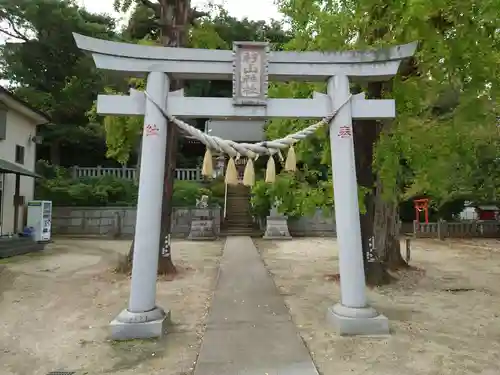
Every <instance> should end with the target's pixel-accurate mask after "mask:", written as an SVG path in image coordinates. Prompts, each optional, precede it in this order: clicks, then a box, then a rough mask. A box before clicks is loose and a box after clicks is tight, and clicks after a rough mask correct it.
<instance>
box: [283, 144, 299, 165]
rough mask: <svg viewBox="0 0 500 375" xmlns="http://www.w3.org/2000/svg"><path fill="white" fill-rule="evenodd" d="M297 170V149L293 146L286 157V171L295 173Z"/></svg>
mask: <svg viewBox="0 0 500 375" xmlns="http://www.w3.org/2000/svg"><path fill="white" fill-rule="evenodd" d="M296 170H297V157H296V156H295V149H294V148H293V145H291V146H290V148H289V149H288V155H287V156H286V162H285V171H289V172H295V171H296Z"/></svg>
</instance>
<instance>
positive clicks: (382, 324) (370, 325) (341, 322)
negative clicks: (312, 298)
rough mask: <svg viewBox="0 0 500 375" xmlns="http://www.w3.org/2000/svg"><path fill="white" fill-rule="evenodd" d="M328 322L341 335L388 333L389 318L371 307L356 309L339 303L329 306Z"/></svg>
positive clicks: (377, 334)
mask: <svg viewBox="0 0 500 375" xmlns="http://www.w3.org/2000/svg"><path fill="white" fill-rule="evenodd" d="M327 320H328V322H329V323H330V324H331V325H332V326H333V327H334V328H335V330H336V331H337V333H338V334H339V335H341V336H380V335H389V333H390V332H389V319H387V317H386V316H384V315H382V314H379V313H377V311H376V310H375V309H373V308H371V307H365V308H361V309H356V308H352V307H346V306H343V305H341V304H340V303H338V304H336V305H334V306H332V307H330V308H329V309H328V312H327Z"/></svg>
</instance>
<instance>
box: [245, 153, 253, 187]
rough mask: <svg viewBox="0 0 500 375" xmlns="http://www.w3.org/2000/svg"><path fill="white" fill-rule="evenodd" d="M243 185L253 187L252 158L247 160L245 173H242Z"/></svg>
mask: <svg viewBox="0 0 500 375" xmlns="http://www.w3.org/2000/svg"><path fill="white" fill-rule="evenodd" d="M243 185H245V186H253V185H255V170H254V166H253V160H252V158H248V161H247V165H246V166H245V172H244V173H243Z"/></svg>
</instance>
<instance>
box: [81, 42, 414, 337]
mask: <svg viewBox="0 0 500 375" xmlns="http://www.w3.org/2000/svg"><path fill="white" fill-rule="evenodd" d="M74 37H75V40H76V43H77V45H78V47H80V48H81V49H82V50H85V51H89V52H91V53H92V55H93V58H94V61H95V64H96V66H97V68H100V69H108V70H115V71H123V72H128V73H129V74H130V75H136V74H139V75H142V76H143V75H144V74H145V73H146V74H147V86H146V91H147V92H148V95H149V96H150V98H151V99H152V100H154V101H155V102H156V103H159V104H160V105H164V108H165V110H166V111H167V112H168V113H169V114H170V115H173V116H177V117H182V118H200V117H202V118H203V117H204V118H211V119H218V118H229V119H247V118H252V119H266V118H269V117H296V118H322V117H326V116H328V115H330V114H331V113H332V112H333V111H334V110H336V109H338V108H339V107H340V106H341V105H342V104H343V103H345V101H346V100H347V99H348V98H349V95H350V89H349V80H352V81H365V82H366V81H386V80H389V79H391V78H392V77H393V76H394V75H395V74H396V73H397V71H398V68H399V65H400V63H401V61H402V60H403V59H405V58H408V57H410V56H412V55H413V53H414V52H415V49H416V47H417V43H411V44H406V45H402V46H396V47H392V48H389V49H385V50H378V51H367V52H358V51H348V52H270V51H269V48H268V44H267V43H261V42H236V43H234V48H233V51H229V50H204V49H191V48H189V49H188V48H169V47H151V46H140V45H134V44H126V43H116V42H110V41H106V40H100V39H94V38H89V37H86V36H82V35H78V34H74ZM171 79H184V80H192V79H198V80H199V79H207V80H210V79H216V80H232V81H233V97H232V98H191V97H184V96H183V92H182V91H178V92H175V93H170V94H169V82H170V80H171ZM268 80H273V81H292V80H295V81H327V82H328V83H327V94H320V93H315V94H314V96H313V98H312V99H268V98H267V88H268ZM97 111H98V113H100V114H105V115H138V116H141V115H144V132H143V138H142V154H141V174H140V181H139V197H138V202H137V221H136V228H135V237H134V239H135V244H134V259H133V268H132V282H131V290H130V300H129V304H128V308H127V309H125V310H123V311H122V312H121V313H120V314H119V315H118V316H117V317H116V319H115V320H113V321H112V322H111V332H112V337H113V338H115V339H131V338H147V337H159V336H161V335H162V334H163V332H164V328H165V327H164V324H165V322H166V321H167V320H168V318H169V315H170V312H169V311H168V310H167V312H166V311H165V310H163V309H162V308H160V307H158V306H156V303H155V302H156V272H157V268H158V247H159V234H160V220H161V204H160V202H161V200H162V191H163V172H164V168H165V166H164V162H163V161H164V155H165V148H166V133H167V130H168V129H167V121H166V119H165V118H164V116H163V115H162V113H161V111H160V110H159V109H158V108H157V107H156V106H155V104H154V103H153V102H152V101H151V100H147V98H146V96H145V95H144V93H142V92H139V91H135V90H131V92H130V95H128V96H120V95H99V97H98V102H97ZM394 117H395V104H394V100H366V99H365V97H364V95H362V94H361V95H355V96H353V97H352V100H351V101H350V103H348V104H347V105H344V106H343V107H342V108H341V109H340V110H339V112H338V113H337V115H336V116H335V117H334V119H333V120H332V121H331V123H330V128H329V130H330V142H331V149H332V167H333V185H334V186H333V187H334V198H335V219H336V224H337V241H338V246H339V272H340V288H341V301H340V303H339V304H337V305H335V306H333V307H331V308H330V309H329V310H328V317H329V320H330V321H331V322H332V323H333V324H334V325H335V327H336V328H337V330H338V331H339V333H340V334H350V335H353V334H387V333H389V324H388V320H387V318H386V317H384V316H383V315H380V314H378V313H377V312H376V311H375V310H374V309H373V308H371V307H369V305H368V304H367V301H366V292H365V274H364V268H363V256H362V246H361V231H360V223H359V205H358V186H357V181H356V169H355V161H354V143H353V138H352V134H353V132H352V119H358V120H362V119H387V118H394Z"/></svg>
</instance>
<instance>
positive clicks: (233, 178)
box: [225, 157, 238, 185]
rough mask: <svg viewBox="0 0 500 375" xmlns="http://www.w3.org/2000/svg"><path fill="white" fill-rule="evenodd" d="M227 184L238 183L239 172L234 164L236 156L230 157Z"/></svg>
mask: <svg viewBox="0 0 500 375" xmlns="http://www.w3.org/2000/svg"><path fill="white" fill-rule="evenodd" d="M225 181H226V184H228V185H238V172H237V171H236V164H234V158H232V157H231V158H229V162H228V163H227V168H226V179H225Z"/></svg>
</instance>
